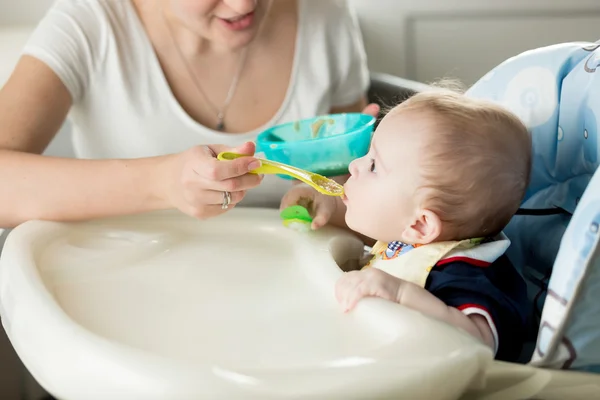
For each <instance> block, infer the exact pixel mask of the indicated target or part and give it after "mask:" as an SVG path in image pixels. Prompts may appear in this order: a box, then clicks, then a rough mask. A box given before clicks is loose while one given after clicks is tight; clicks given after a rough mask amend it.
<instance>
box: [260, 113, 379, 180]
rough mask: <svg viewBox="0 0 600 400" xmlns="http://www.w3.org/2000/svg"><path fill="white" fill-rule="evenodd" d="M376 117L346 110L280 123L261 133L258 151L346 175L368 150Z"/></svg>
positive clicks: (300, 165) (323, 171)
mask: <svg viewBox="0 0 600 400" xmlns="http://www.w3.org/2000/svg"><path fill="white" fill-rule="evenodd" d="M375 120H376V118H375V117H373V116H371V115H368V114H362V113H344V114H330V115H323V116H320V117H316V118H308V119H303V120H300V121H295V122H289V123H286V124H281V125H277V126H274V127H272V128H270V129H267V130H266V131H264V132H262V133H261V134H260V135H258V137H257V139H256V146H257V152H262V153H264V157H265V158H266V159H268V160H273V161H278V162H282V163H285V164H289V165H292V166H294V167H297V168H302V169H305V170H308V171H312V172H316V173H317V174H321V175H324V176H337V175H344V174H347V173H348V166H349V165H350V162H352V160H354V159H356V158H359V157H362V156H364V155H365V154H367V153H368V152H369V146H370V144H371V136H372V135H373V129H374V127H375ZM280 176H281V177H282V178H286V179H292V178H290V177H288V176H282V175H280Z"/></svg>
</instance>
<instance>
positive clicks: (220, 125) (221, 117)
mask: <svg viewBox="0 0 600 400" xmlns="http://www.w3.org/2000/svg"><path fill="white" fill-rule="evenodd" d="M161 14H162V17H163V20H164V22H165V24H166V25H167V29H168V30H169V35H170V36H171V40H172V41H173V44H174V46H175V50H176V51H177V55H178V57H179V58H180V59H181V61H182V62H183V65H184V66H185V68H186V70H187V72H188V75H189V76H190V78H192V82H194V86H196V90H198V92H199V93H200V95H201V96H202V97H204V99H205V100H206V102H207V103H208V104H209V105H210V107H211V108H212V109H213V111H214V112H215V113H216V114H217V125H216V127H215V129H216V130H218V131H224V130H225V113H226V112H227V108H228V107H229V103H231V100H232V99H233V95H234V94H235V91H236V89H237V86H238V83H239V81H240V76H241V75H242V70H243V69H244V65H245V64H246V56H247V55H248V48H249V46H246V47H245V48H244V49H243V50H242V54H241V55H240V61H239V63H238V68H237V70H236V72H235V75H234V76H233V80H232V81H231V85H229V90H228V92H227V97H226V98H225V102H224V103H223V106H222V107H221V108H218V107H217V106H215V104H214V103H213V102H212V101H211V100H210V99H209V98H208V96H207V95H206V93H204V91H203V90H202V87H201V86H200V83H199V82H198V79H197V77H196V74H195V73H194V71H192V68H191V67H190V65H189V63H188V62H187V61H186V59H185V57H184V56H183V53H182V52H181V49H180V48H179V45H178V43H177V40H175V34H174V33H173V28H172V26H171V24H170V23H169V21H168V20H167V17H166V15H165V12H164V9H163V11H162V12H161Z"/></svg>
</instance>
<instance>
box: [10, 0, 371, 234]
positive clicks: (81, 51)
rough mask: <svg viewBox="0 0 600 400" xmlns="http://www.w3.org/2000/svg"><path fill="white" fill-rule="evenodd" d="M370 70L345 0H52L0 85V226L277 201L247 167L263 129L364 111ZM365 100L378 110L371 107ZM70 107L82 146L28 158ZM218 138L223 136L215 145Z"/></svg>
mask: <svg viewBox="0 0 600 400" xmlns="http://www.w3.org/2000/svg"><path fill="white" fill-rule="evenodd" d="M367 85H368V70H367V66H366V60H365V56H364V51H363V48H362V41H361V37H360V33H359V29H358V26H357V23H356V20H355V18H354V17H353V15H352V14H351V12H350V11H349V9H348V6H347V5H346V4H345V3H344V2H342V1H312V0H276V1H272V0H124V1H116V0H86V1H73V0H58V1H57V2H56V3H55V5H54V6H53V8H52V9H51V10H50V11H49V12H48V14H47V15H46V16H45V18H44V19H43V20H42V21H41V23H40V24H39V25H38V27H37V29H36V30H35V32H34V33H33V35H32V37H31V38H30V40H29V42H28V44H27V45H26V47H25V49H24V53H23V57H22V58H21V60H20V61H19V63H18V65H17V66H16V68H15V71H14V73H13V75H12V76H11V78H10V79H9V81H8V82H7V83H6V85H5V86H4V88H3V89H2V90H1V91H0V181H1V182H3V187H4V188H9V189H7V190H6V191H5V192H4V193H2V196H0V226H3V227H10V226H15V225H17V224H19V223H21V222H24V221H26V220H31V219H45V220H60V221H70V220H80V219H89V218H96V217H103V216H112V215H121V214H130V213H138V212H145V211H151V210H158V209H166V208H178V209H179V210H181V211H183V212H185V213H187V214H189V215H193V216H195V217H199V218H207V217H211V216H215V215H218V214H220V213H222V212H225V211H226V210H227V209H228V208H230V206H233V205H235V204H238V203H239V202H240V201H241V200H242V199H243V198H244V196H245V195H246V191H248V190H249V189H253V188H256V189H254V190H252V191H251V192H250V193H248V195H247V196H246V199H245V201H244V204H245V205H250V206H252V205H260V206H275V207H276V206H277V205H278V204H279V201H280V199H281V197H282V195H283V194H284V193H285V191H286V189H287V188H288V187H289V186H288V185H289V183H288V182H285V181H283V180H281V179H277V178H272V177H267V178H265V179H264V182H262V184H261V185H260V187H257V186H258V185H259V184H260V183H261V181H262V180H263V179H262V177H258V176H255V175H252V174H247V172H248V171H249V170H251V169H253V168H255V167H256V165H257V164H256V163H257V162H258V161H257V160H256V159H255V158H253V157H244V158H241V159H238V160H236V161H233V162H228V163H224V162H218V161H217V160H216V158H215V155H216V154H217V153H218V152H220V151H222V150H225V149H230V148H234V151H237V152H240V153H243V154H248V155H249V156H252V155H253V154H254V151H255V148H254V144H253V143H251V142H250V141H252V140H253V139H254V138H255V137H256V135H257V134H258V133H259V132H260V131H262V130H263V129H265V128H266V127H268V126H272V125H274V124H279V123H283V122H288V121H292V120H295V119H300V118H307V117H312V116H315V115H319V114H324V113H328V112H334V113H335V112H351V111H362V110H363V109H364V108H365V107H366V106H367V105H366V101H365V92H366V89H367ZM364 111H365V112H369V113H372V114H376V113H377V112H378V109H377V106H369V107H367V108H366V109H364ZM67 114H69V118H70V120H71V122H72V126H73V143H74V148H75V151H76V154H77V155H78V157H79V158H81V159H60V158H51V157H46V156H41V155H40V154H41V153H42V152H43V151H44V149H45V148H46V146H47V145H48V143H49V142H50V141H51V140H52V138H53V137H54V135H55V134H56V132H57V131H58V130H59V128H60V126H61V125H62V124H63V122H64V120H65V118H66V116H67ZM212 143H222V145H212Z"/></svg>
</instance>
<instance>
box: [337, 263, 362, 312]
mask: <svg viewBox="0 0 600 400" xmlns="http://www.w3.org/2000/svg"><path fill="white" fill-rule="evenodd" d="M363 277H364V274H363V273H361V271H350V272H347V273H345V274H344V275H343V276H342V277H341V278H340V279H339V280H338V281H337V283H336V285H335V297H336V299H337V301H338V303H340V305H341V306H342V308H343V310H344V312H347V311H350V310H351V309H353V308H354V307H355V306H356V304H357V303H358V301H359V300H360V299H361V298H363V297H365V296H366V295H365V294H364V292H363V290H364V289H362V288H361V287H362V286H364V282H365V281H364V279H363Z"/></svg>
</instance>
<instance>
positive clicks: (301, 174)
mask: <svg viewBox="0 0 600 400" xmlns="http://www.w3.org/2000/svg"><path fill="white" fill-rule="evenodd" d="M240 157H247V156H246V155H244V154H237V153H230V152H223V153H220V154H219V155H218V156H217V159H219V160H221V161H231V160H235V159H236V158H240ZM258 160H260V164H261V165H260V167H258V168H256V169H253V170H252V171H250V173H252V174H265V175H267V174H285V175H290V176H292V177H294V178H296V179H302V178H304V179H307V178H308V177H309V175H310V173H309V172H308V171H304V170H302V169H299V168H296V167H292V166H291V165H286V164H281V163H278V162H277V161H271V160H265V159H263V158H258Z"/></svg>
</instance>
